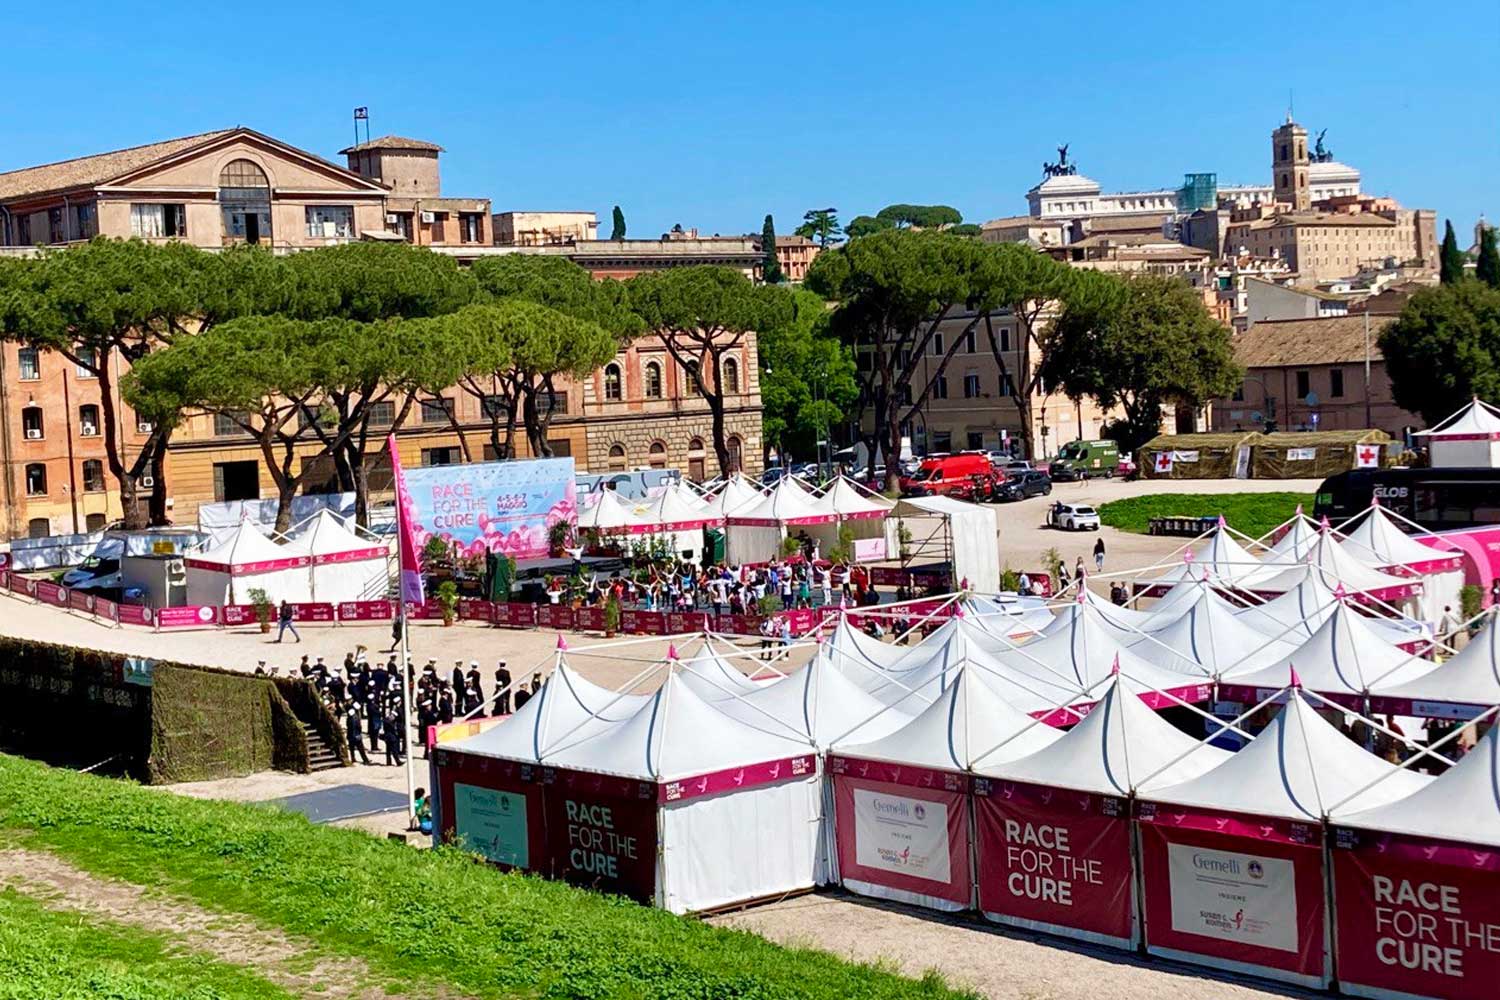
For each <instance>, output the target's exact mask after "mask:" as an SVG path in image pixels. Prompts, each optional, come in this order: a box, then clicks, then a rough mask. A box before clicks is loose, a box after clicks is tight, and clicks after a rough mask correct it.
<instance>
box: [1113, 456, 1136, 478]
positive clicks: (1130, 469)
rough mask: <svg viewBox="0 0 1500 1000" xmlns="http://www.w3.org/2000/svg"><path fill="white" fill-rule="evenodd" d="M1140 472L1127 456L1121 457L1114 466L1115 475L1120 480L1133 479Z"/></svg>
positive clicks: (1133, 460) (1132, 460)
mask: <svg viewBox="0 0 1500 1000" xmlns="http://www.w3.org/2000/svg"><path fill="white" fill-rule="evenodd" d="M1140 471H1141V470H1140V469H1138V468H1136V465H1135V459H1134V458H1131V457H1130V456H1129V455H1121V456H1120V461H1119V464H1117V465H1116V466H1115V475H1117V476H1119V477H1120V478H1121V479H1134V478H1135V477H1136V474H1137V473H1139V472H1140Z"/></svg>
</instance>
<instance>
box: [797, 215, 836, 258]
mask: <svg viewBox="0 0 1500 1000" xmlns="http://www.w3.org/2000/svg"><path fill="white" fill-rule="evenodd" d="M838 213H839V210H838V209H836V208H812V209H808V210H807V211H806V212H804V213H803V215H802V225H800V226H798V227H797V230H796V232H797V235H798V236H801V237H804V238H806V239H809V240H812V241H813V242H815V243H817V244H818V246H820V247H823V248H824V249H827V248H828V245H829V244H831V243H837V242H838V241H839V240H840V239H842V238H843V235H844V227H843V226H841V225H839V214H838Z"/></svg>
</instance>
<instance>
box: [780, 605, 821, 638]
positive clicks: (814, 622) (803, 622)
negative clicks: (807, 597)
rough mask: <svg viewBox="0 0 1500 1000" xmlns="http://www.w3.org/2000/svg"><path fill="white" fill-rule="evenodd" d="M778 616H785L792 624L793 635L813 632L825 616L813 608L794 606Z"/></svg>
mask: <svg viewBox="0 0 1500 1000" xmlns="http://www.w3.org/2000/svg"><path fill="white" fill-rule="evenodd" d="M777 617H778V618H785V619H786V620H787V621H788V622H789V623H790V624H791V626H792V635H793V636H799V635H803V634H804V633H807V632H811V631H812V630H813V629H814V628H816V627H817V626H818V625H820V624H821V623H822V621H823V616H822V615H821V614H820V613H819V612H818V611H816V610H815V609H813V608H793V609H792V610H790V611H783V612H782V613H781V614H779V615H777Z"/></svg>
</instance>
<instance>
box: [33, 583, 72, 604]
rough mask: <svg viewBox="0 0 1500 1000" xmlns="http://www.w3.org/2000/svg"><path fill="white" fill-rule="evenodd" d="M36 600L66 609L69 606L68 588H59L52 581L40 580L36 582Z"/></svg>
mask: <svg viewBox="0 0 1500 1000" xmlns="http://www.w3.org/2000/svg"><path fill="white" fill-rule="evenodd" d="M36 598H37V600H39V601H42V602H43V603H45V604H51V605H53V606H55V607H59V608H65V607H67V606H68V588H67V587H63V586H59V585H58V584H55V583H53V582H52V581H51V580H38V581H37V582H36Z"/></svg>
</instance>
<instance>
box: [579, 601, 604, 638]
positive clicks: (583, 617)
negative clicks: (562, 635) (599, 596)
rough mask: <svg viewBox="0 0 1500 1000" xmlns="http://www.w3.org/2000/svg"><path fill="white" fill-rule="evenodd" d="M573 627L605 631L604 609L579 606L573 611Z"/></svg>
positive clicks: (580, 629)
mask: <svg viewBox="0 0 1500 1000" xmlns="http://www.w3.org/2000/svg"><path fill="white" fill-rule="evenodd" d="M573 627H574V628H576V629H578V630H579V631H580V632H581V631H584V630H593V631H595V632H602V631H604V609H603V608H595V607H587V608H579V609H578V610H577V611H574V612H573Z"/></svg>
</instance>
